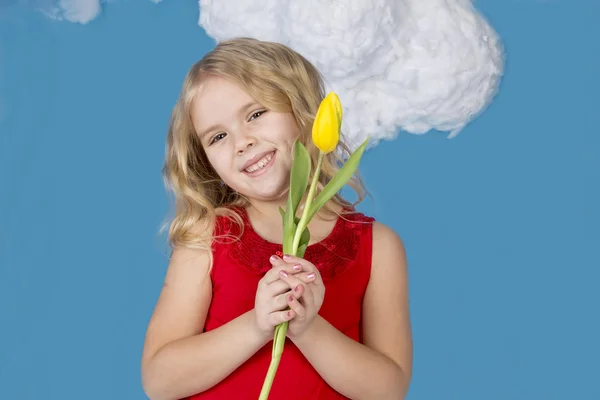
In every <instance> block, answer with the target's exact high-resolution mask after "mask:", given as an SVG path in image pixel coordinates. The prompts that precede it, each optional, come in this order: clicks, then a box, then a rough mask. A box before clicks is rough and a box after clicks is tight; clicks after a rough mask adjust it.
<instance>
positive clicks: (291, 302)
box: [286, 294, 306, 320]
mask: <svg viewBox="0 0 600 400" xmlns="http://www.w3.org/2000/svg"><path fill="white" fill-rule="evenodd" d="M286 299H287V305H288V306H289V307H290V309H291V310H292V311H294V313H296V317H295V318H296V319H300V320H303V319H305V318H306V308H304V306H303V305H302V304H300V302H299V301H298V299H297V298H296V297H294V296H293V295H291V294H290V295H287V297H286Z"/></svg>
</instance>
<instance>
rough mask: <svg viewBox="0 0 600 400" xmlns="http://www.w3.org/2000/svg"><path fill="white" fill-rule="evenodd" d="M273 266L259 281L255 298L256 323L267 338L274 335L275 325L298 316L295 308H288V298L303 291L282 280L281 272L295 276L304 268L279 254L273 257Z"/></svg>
mask: <svg viewBox="0 0 600 400" xmlns="http://www.w3.org/2000/svg"><path fill="white" fill-rule="evenodd" d="M271 264H274V266H273V268H271V270H269V271H268V272H267V273H266V274H265V276H263V278H262V279H261V280H260V281H259V282H258V288H257V290H256V297H255V298H254V314H255V316H256V324H257V326H258V329H259V330H260V332H261V333H262V334H263V335H264V337H265V338H267V339H268V338H269V337H271V338H272V337H273V334H274V333H275V332H274V329H275V326H277V325H279V324H281V323H282V322H285V321H289V320H291V319H292V318H294V317H295V316H296V312H295V311H294V310H286V309H287V308H288V298H289V296H292V297H294V298H296V299H297V298H298V297H300V296H301V295H302V293H301V292H299V291H296V292H293V291H292V290H291V289H290V287H289V285H288V284H287V283H286V282H285V281H283V280H281V276H280V272H281V271H285V272H286V274H287V275H288V276H294V274H297V273H299V272H301V271H302V268H299V267H296V268H295V269H294V266H293V265H292V264H287V263H284V262H283V261H282V260H281V258H279V257H277V256H275V255H274V256H272V257H271ZM275 265H276V266H275Z"/></svg>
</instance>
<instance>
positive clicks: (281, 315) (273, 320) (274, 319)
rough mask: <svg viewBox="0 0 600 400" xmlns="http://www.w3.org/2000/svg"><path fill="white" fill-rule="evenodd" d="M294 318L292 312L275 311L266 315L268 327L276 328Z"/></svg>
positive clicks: (294, 313)
mask: <svg viewBox="0 0 600 400" xmlns="http://www.w3.org/2000/svg"><path fill="white" fill-rule="evenodd" d="M295 316H296V312H295V311H294V310H285V311H276V312H272V313H271V314H269V315H268V321H269V324H270V325H273V326H277V325H279V324H281V323H282V322H285V321H289V320H291V319H293V318H294V317H295Z"/></svg>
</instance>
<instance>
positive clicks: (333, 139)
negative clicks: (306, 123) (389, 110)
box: [312, 92, 342, 154]
mask: <svg viewBox="0 0 600 400" xmlns="http://www.w3.org/2000/svg"><path fill="white" fill-rule="evenodd" d="M341 125H342V104H341V103H340V99H339V97H338V96H337V94H335V93H334V92H331V93H329V94H328V95H327V96H326V97H325V98H324V99H323V101H322V102H321V104H320V105H319V109H318V110H317V115H316V117H315V122H314V124H313V128H312V139H313V142H314V143H315V145H316V146H317V147H318V148H319V150H321V151H322V152H323V153H325V154H327V153H329V152H331V151H333V149H335V147H336V146H337V144H338V141H339V140H340V128H341Z"/></svg>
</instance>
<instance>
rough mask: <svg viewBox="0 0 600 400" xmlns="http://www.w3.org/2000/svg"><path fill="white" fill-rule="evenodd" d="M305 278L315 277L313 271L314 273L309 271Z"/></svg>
mask: <svg viewBox="0 0 600 400" xmlns="http://www.w3.org/2000/svg"><path fill="white" fill-rule="evenodd" d="M306 278H307V279H311V280H312V279H315V273H314V272H311V273H310V274H308V275H306Z"/></svg>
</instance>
